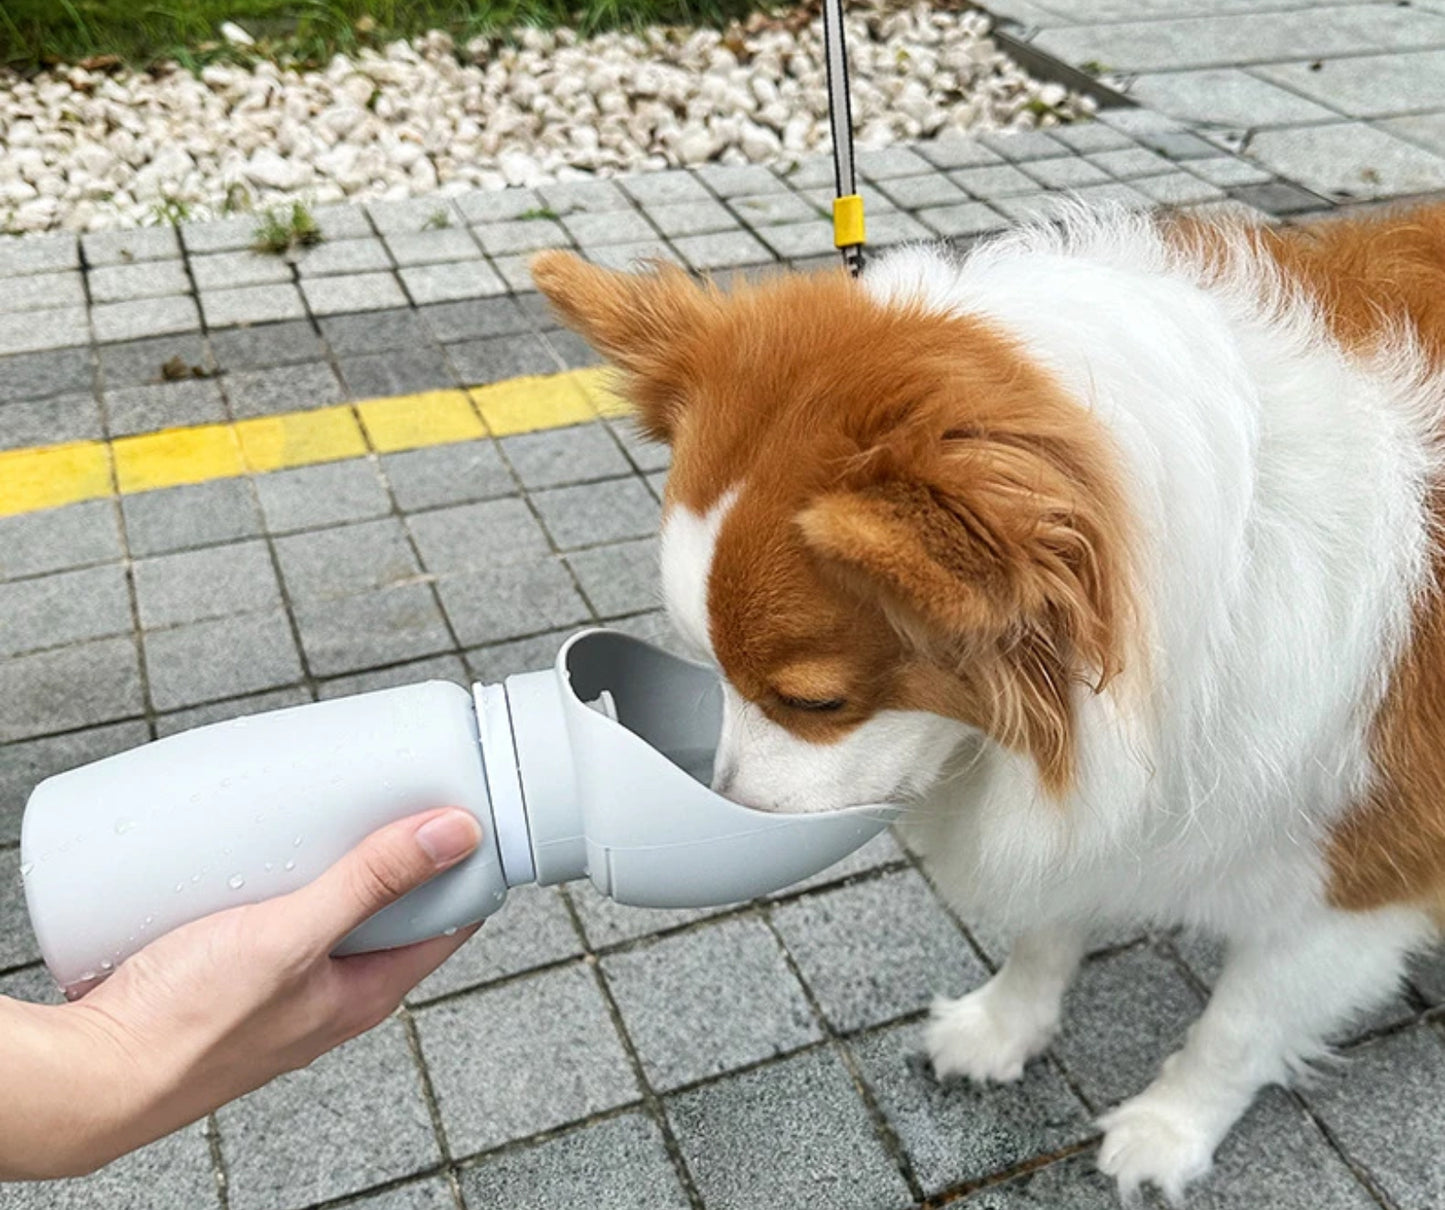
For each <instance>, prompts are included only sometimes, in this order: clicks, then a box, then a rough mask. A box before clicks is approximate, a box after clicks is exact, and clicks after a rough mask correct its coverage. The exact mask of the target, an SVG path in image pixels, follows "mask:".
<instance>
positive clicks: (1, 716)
mask: <svg viewBox="0 0 1445 1210" xmlns="http://www.w3.org/2000/svg"><path fill="white" fill-rule="evenodd" d="M141 706H142V702H141V687H140V666H139V664H138V662H137V660H136V650H135V642H134V640H132V639H131V638H129V637H126V638H117V639H101V640H99V641H98V642H94V643H78V644H76V645H75V646H73V647H61V648H58V649H56V650H55V651H43V652H40V653H38V654H36V655H26V656H20V657H18V658H16V659H10V660H0V744H8V743H11V742H13V741H14V740H19V739H29V738H30V737H31V736H35V735H45V734H47V733H49V732H52V731H69V730H74V729H79V728H81V727H90V726H93V725H95V724H96V723H108V722H111V721H112V720H114V719H120V718H128V717H130V716H132V715H138V714H140V713H141ZM0 965H4V963H0Z"/></svg>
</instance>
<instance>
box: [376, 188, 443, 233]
mask: <svg viewBox="0 0 1445 1210" xmlns="http://www.w3.org/2000/svg"><path fill="white" fill-rule="evenodd" d="M366 212H367V213H368V214H369V215H371V221H372V223H373V224H374V225H375V227H376V229H377V230H378V231H380V232H381V233H382V234H383V235H400V234H405V233H409V232H418V231H435V230H437V229H438V228H440V229H443V230H445V229H446V228H447V227H456V226H460V225H461V223H462V214H461V211H460V210H458V209H457V208H456V206H455V205H453V204H452V203H451V202H449V201H447V200H445V199H444V198H439V197H411V198H405V199H403V200H400V201H393V202H368V203H367V204H366Z"/></svg>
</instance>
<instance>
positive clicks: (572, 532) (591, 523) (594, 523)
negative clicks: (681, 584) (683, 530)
mask: <svg viewBox="0 0 1445 1210" xmlns="http://www.w3.org/2000/svg"><path fill="white" fill-rule="evenodd" d="M532 503H533V504H534V505H535V506H536V509H537V512H538V513H540V514H541V517H542V522H543V524H544V525H546V527H547V531H548V532H549V533H550V534H551V535H552V538H553V540H554V541H555V542H556V543H557V545H558V547H560V548H561V549H563V550H570V549H574V548H576V547H579V546H593V545H596V544H597V543H601V542H620V541H621V540H622V539H624V538H640V537H645V536H647V535H649V534H652V533H655V532H656V531H657V527H658V524H659V522H660V520H661V516H660V513H659V510H658V507H657V501H656V500H654V499H653V496H652V493H651V492H649V491H648V490H647V487H646V485H645V484H644V483H642V482H641V480H639V479H637V478H635V477H633V476H629V477H628V478H626V479H605V480H603V481H601V482H599V483H585V484H578V485H575V486H572V487H556V488H548V489H546V490H544V491H537V492H533V493H532Z"/></svg>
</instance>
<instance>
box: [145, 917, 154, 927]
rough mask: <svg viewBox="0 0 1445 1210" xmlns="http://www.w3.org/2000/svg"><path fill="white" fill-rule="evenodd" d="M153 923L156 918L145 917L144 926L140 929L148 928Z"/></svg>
mask: <svg viewBox="0 0 1445 1210" xmlns="http://www.w3.org/2000/svg"><path fill="white" fill-rule="evenodd" d="M155 922H156V918H155V917H154V916H147V917H146V918H145V924H144V925H143V926H142V927H144V928H150V926H151V925H153V924H154V923H155Z"/></svg>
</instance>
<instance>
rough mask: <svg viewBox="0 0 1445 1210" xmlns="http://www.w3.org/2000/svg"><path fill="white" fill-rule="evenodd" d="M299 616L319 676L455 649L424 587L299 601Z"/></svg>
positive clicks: (308, 660)
mask: <svg viewBox="0 0 1445 1210" xmlns="http://www.w3.org/2000/svg"><path fill="white" fill-rule="evenodd" d="M295 611H296V626H297V628H298V629H299V630H300V632H301V647H302V649H303V650H304V651H305V652H306V663H307V665H308V666H309V667H310V669H311V671H312V672H313V673H315V674H316V675H317V676H335V675H337V674H338V673H342V672H356V671H358V670H360V669H363V668H370V667H372V666H373V665H376V664H390V663H394V662H396V661H399V660H413V659H416V658H417V657H419V656H424V655H433V654H435V653H437V652H441V651H445V650H447V649H448V648H450V647H452V646H454V644H453V642H452V638H451V635H450V633H449V632H448V630H447V627H446V622H445V621H444V620H443V618H442V613H441V610H440V609H438V608H437V604H436V601H435V599H434V598H433V596H432V593H431V589H430V588H429V587H428V586H427V585H425V584H399V585H394V586H392V587H389V588H383V589H380V590H378V591H374V592H365V593H360V594H358V595H356V596H351V597H337V598H333V599H331V600H328V601H317V602H297V604H296V606H295Z"/></svg>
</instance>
